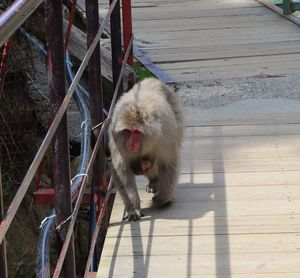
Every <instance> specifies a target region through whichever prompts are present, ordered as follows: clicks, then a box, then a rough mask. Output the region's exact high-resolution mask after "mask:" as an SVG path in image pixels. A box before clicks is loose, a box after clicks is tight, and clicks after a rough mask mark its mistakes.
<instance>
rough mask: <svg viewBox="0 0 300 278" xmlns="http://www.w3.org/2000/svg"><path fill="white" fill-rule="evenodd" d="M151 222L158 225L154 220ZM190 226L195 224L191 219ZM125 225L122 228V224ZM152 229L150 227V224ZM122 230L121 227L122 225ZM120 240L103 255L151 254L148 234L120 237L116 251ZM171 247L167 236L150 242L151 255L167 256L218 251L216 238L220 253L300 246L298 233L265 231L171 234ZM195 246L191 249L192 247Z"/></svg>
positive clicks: (286, 249) (294, 249)
mask: <svg viewBox="0 0 300 278" xmlns="http://www.w3.org/2000/svg"><path fill="white" fill-rule="evenodd" d="M151 225H153V226H155V225H156V223H155V222H153V223H152V224H151ZM151 225H150V226H151ZM190 225H191V226H194V225H195V223H194V222H191V223H190ZM122 228H123V227H122ZM148 228H150V227H148ZM120 229H121V227H120ZM119 240H120V238H119V237H115V238H110V239H109V240H108V243H107V249H106V251H105V253H104V255H103V256H105V257H108V256H131V255H132V254H135V255H137V256H138V255H150V250H147V244H148V241H149V237H141V238H136V237H133V238H132V239H131V240H130V239H129V240H128V239H127V238H126V239H125V238H124V239H121V241H122V252H119V253H117V254H114V247H115V246H116V244H117V242H118V241H119ZM168 240H169V248H168V249H167V250H166V249H165V248H163V246H164V245H165V241H166V239H165V237H163V236H155V237H153V238H152V242H151V255H153V256H156V255H167V254H182V255H183V254H188V253H190V254H191V255H195V254H197V255H201V254H215V252H216V247H215V241H219V242H220V245H219V246H218V253H225V254H226V253H229V252H230V253H232V254H242V253H272V252H276V253H286V252H297V251H298V250H299V248H300V241H299V234H296V233H291V234H289V236H288V237H287V235H286V234H276V236H273V237H270V236H269V235H266V234H260V235H256V234H255V235H253V234H243V235H230V236H229V237H228V236H227V235H217V236H216V237H215V236H214V235H202V236H194V237H193V238H190V237H189V236H188V235H186V236H184V235H183V236H182V238H181V239H180V240H179V238H178V236H176V235H174V236H170V237H169V239H168ZM227 241H229V242H230V250H228V243H227ZM189 242H192V243H193V246H192V248H188V244H189ZM189 249H192V250H189Z"/></svg>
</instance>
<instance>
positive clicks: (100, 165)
mask: <svg viewBox="0 0 300 278" xmlns="http://www.w3.org/2000/svg"><path fill="white" fill-rule="evenodd" d="M41 2H42V1H34V0H32V1H30V0H27V1H25V0H23V1H15V3H14V4H15V7H19V12H20V11H21V12H22V13H23V14H21V15H22V18H19V17H20V13H18V11H16V10H14V9H13V8H12V6H11V7H9V8H8V11H9V13H8V12H5V13H3V14H5V18H2V15H3V14H2V15H1V16H0V45H2V44H3V42H5V41H6V39H8V38H9V37H10V36H11V35H12V34H13V32H14V31H16V30H17V29H18V28H19V27H20V25H21V24H22V23H23V22H24V20H25V19H26V18H28V17H29V16H30V14H31V13H32V12H33V11H34V10H35V9H36V8H37V7H38V6H39V4H41ZM54 2H55V3H54ZM109 3H110V6H109V9H108V12H107V14H106V16H105V18H104V19H103V21H102V23H101V25H100V27H99V25H98V24H95V22H96V21H97V22H99V19H98V18H97V17H98V14H97V12H96V11H95V10H97V11H98V7H97V6H98V0H93V1H86V11H87V25H88V26H87V37H88V42H87V44H88V50H87V52H86V54H85V56H84V58H83V60H82V63H81V64H80V66H79V68H78V71H77V73H76V74H75V77H74V79H73V81H72V83H71V84H70V87H69V89H68V90H67V92H65V90H64V84H65V69H64V64H63V61H64V49H63V46H64V42H63V34H62V0H61V1H51V0H47V1H46V2H45V4H46V7H47V9H46V10H47V14H48V15H47V17H46V23H47V25H48V27H47V37H48V38H47V46H48V69H49V91H50V99H51V100H52V105H51V111H52V112H53V120H52V123H51V125H50V127H49V129H48V132H47V134H46V136H45V138H44V140H43V142H42V144H41V146H40V148H39V150H38V151H37V153H36V155H35V157H34V159H33V161H32V163H31V165H30V167H29V170H28V172H27V173H26V175H25V177H24V179H23V181H22V183H21V185H20V187H19V189H18V191H17V193H16V194H15V196H14V198H13V200H12V202H11V204H10V206H9V207H8V209H7V210H6V212H4V213H2V214H1V216H2V217H1V218H0V219H1V222H0V244H1V243H4V238H5V235H6V233H7V231H8V229H9V227H10V225H11V223H12V221H13V219H14V217H15V215H16V212H17V210H18V208H19V206H20V204H21V202H22V200H23V199H24V196H25V194H26V192H27V190H28V188H29V186H30V184H31V182H32V180H33V178H34V176H35V174H36V172H37V170H38V167H39V165H40V163H41V161H42V159H43V157H44V155H45V153H46V151H47V149H48V147H49V146H50V144H51V143H52V144H54V157H56V159H55V163H54V164H56V165H57V168H56V169H55V175H54V184H56V187H55V197H54V200H55V210H56V216H57V218H56V225H57V226H58V225H59V224H61V223H64V225H63V226H62V227H63V228H62V229H60V235H61V236H60V238H61V240H62V247H61V252H60V254H59V258H58V261H57V264H56V267H55V270H54V273H53V277H59V276H60V274H61V271H62V269H63V265H64V263H65V259H66V254H67V252H69V253H68V255H67V257H68V261H67V263H65V264H66V265H68V266H66V268H65V271H66V272H67V273H68V276H69V277H76V270H75V262H74V260H75V259H74V257H75V256H74V248H73V247H72V245H73V244H72V236H73V228H74V224H75V221H76V217H77V214H78V211H79V208H80V205H81V201H82V199H83V196H84V193H85V188H86V184H87V174H88V173H89V170H90V169H91V168H92V167H94V173H95V172H98V176H97V175H95V177H94V182H93V183H94V187H95V191H94V193H95V194H96V195H97V196H98V200H97V202H96V203H95V206H97V208H98V215H97V223H96V226H95V227H94V231H93V233H92V234H93V235H92V238H91V242H90V251H89V256H88V259H87V264H86V270H85V276H86V275H87V274H88V272H89V271H90V270H91V268H90V265H91V262H92V259H93V257H94V258H95V256H94V251H95V247H96V246H97V242H98V245H99V246H98V249H99V250H100V252H99V254H98V256H96V261H97V260H99V259H100V256H101V250H102V247H103V244H104V240H105V235H106V231H107V226H108V222H109V218H110V213H111V209H112V205H113V201H114V195H115V192H114V189H113V184H112V182H111V181H110V182H109V184H108V185H106V182H105V179H104V177H105V169H104V161H105V160H104V150H103V148H102V149H101V147H103V136H104V130H105V128H107V126H108V124H109V122H110V118H111V115H112V111H113V107H114V104H115V102H116V100H117V98H118V96H119V95H120V93H122V92H123V88H122V86H123V78H122V77H123V74H124V69H125V64H126V63H129V64H130V65H131V66H132V65H133V57H132V48H133V35H132V24H131V12H130V11H129V9H131V5H130V1H123V9H126V11H125V10H123V17H126V18H123V33H125V34H126V38H124V52H125V53H123V52H122V41H121V34H122V32H121V24H120V22H121V16H120V14H121V13H120V9H121V8H120V0H110V1H109ZM29 7H30V11H29V10H28V9H29ZM109 19H110V21H111V22H112V24H111V30H112V34H111V40H112V60H113V64H112V68H113V91H114V94H113V98H112V103H111V107H110V109H109V113H108V116H107V118H106V119H105V120H104V116H103V114H102V106H103V100H102V85H101V66H100V44H99V40H100V37H101V35H102V33H103V31H104V28H105V26H106V25H107V23H108V21H109ZM123 54H124V55H123ZM123 56H124V57H123ZM88 64H89V73H90V74H89V78H90V80H89V87H90V92H91V99H92V100H91V102H92V104H93V105H92V114H93V116H92V118H93V121H94V122H93V123H94V124H96V123H97V124H98V123H99V122H102V125H101V129H100V131H99V134H98V136H97V140H96V143H95V146H94V148H93V151H92V154H91V157H90V161H89V163H88V166H87V170H86V173H84V174H83V175H82V177H81V187H80V188H79V190H77V191H76V192H75V194H74V195H73V196H71V192H70V188H69V185H70V176H69V150H68V135H67V126H66V109H67V107H68V104H69V103H70V100H71V98H72V96H73V94H74V91H75V88H76V86H77V85H78V83H79V80H80V78H81V76H82V74H83V72H84V71H85V70H86V67H87V65H88ZM133 80H134V78H133V77H132V80H131V86H132V85H133ZM98 106H99V107H98ZM100 111H101V112H100ZM95 161H98V162H97V163H96V164H95ZM94 165H96V166H94ZM95 167H96V168H95ZM97 170H98V171H97ZM72 200H73V201H75V205H74V209H73V210H72V206H71V202H72ZM66 219H67V220H68V221H66ZM99 233H100V236H99ZM96 249H97V248H96ZM68 250H69V251H68ZM92 271H95V269H92Z"/></svg>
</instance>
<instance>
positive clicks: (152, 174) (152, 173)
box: [145, 163, 158, 193]
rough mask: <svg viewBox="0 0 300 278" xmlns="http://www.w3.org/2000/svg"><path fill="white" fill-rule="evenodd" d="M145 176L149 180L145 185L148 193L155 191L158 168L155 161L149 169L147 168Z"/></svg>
mask: <svg viewBox="0 0 300 278" xmlns="http://www.w3.org/2000/svg"><path fill="white" fill-rule="evenodd" d="M145 176H146V177H147V178H148V180H149V184H148V185H147V187H146V191H147V192H148V193H156V192H157V191H158V168H157V163H155V164H154V165H153V166H152V167H151V169H149V170H148V171H147V172H146V174H145Z"/></svg>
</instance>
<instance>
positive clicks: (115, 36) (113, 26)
mask: <svg viewBox="0 0 300 278" xmlns="http://www.w3.org/2000/svg"><path fill="white" fill-rule="evenodd" d="M109 3H110V4H111V3H112V0H109ZM121 33H122V31H121V16H120V0H118V1H117V3H116V5H115V8H114V9H113V12H112V13H111V16H110V34H111V52H112V75H113V89H115V88H116V86H117V82H118V78H119V75H120V71H121V67H122V39H121ZM118 93H119V95H120V94H121V93H123V82H121V86H120V89H119V92H118Z"/></svg>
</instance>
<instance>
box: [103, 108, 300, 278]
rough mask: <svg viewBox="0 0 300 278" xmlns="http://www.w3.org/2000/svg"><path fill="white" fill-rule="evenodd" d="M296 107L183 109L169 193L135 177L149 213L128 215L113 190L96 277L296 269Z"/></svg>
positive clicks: (299, 218) (292, 275) (275, 274)
mask: <svg viewBox="0 0 300 278" xmlns="http://www.w3.org/2000/svg"><path fill="white" fill-rule="evenodd" d="M267 103H268V102H267ZM268 105H272V103H270V104H267V105H266V106H268ZM239 107H244V104H243V103H241V104H240V106H239ZM230 109H231V108H230V107H229V110H230ZM299 112H300V109H299V110H298V111H297V113H290V114H283V113H280V114H265V113H264V112H262V113H261V114H254V113H253V114H251V113H250V114H244V115H243V114H235V115H232V116H228V115H227V116H224V115H222V113H220V111H219V110H213V111H211V112H209V113H210V115H211V116H204V115H205V114H204V112H203V111H199V109H191V111H190V113H189V116H188V117H189V118H188V123H189V127H188V128H187V130H186V135H185V139H184V143H183V147H182V165H181V175H180V180H179V184H178V188H177V198H176V201H175V202H174V203H173V204H172V205H171V206H170V207H168V208H165V209H155V208H152V207H151V205H152V203H151V195H152V194H149V193H146V192H145V182H144V181H140V183H139V187H140V189H139V192H140V196H141V199H142V207H143V208H144V212H145V214H146V215H147V216H146V217H144V218H143V219H142V220H141V221H139V222H126V221H122V220H121V219H122V215H123V209H124V206H123V204H122V202H121V200H120V198H117V200H116V204H115V206H114V209H113V213H112V222H111V227H110V228H109V231H108V235H107V239H106V242H105V247H104V253H103V256H102V259H101V263H100V266H99V271H98V274H97V277H136V278H144V277H148V278H150V277H155V278H158V277H159V278H160V277H203V278H204V277H205V278H206V277H218V278H223V277H225V278H227V277H228V278H229V277H238V278H246V277H261V278H267V277H272V278H282V277H285V278H296V277H300V201H299V199H300V189H299V180H300V171H299V170H300V145H299V142H300V113H299Z"/></svg>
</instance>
